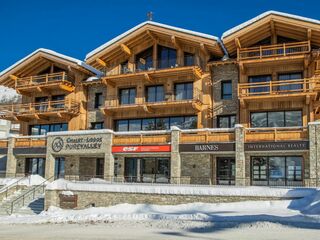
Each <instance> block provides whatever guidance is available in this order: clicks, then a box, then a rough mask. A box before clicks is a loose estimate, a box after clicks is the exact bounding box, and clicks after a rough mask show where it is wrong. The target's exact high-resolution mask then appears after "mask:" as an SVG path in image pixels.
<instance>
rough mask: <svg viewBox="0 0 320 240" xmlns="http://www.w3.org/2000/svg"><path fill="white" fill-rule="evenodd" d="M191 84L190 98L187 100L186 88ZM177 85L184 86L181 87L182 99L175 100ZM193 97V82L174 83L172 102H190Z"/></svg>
mask: <svg viewBox="0 0 320 240" xmlns="http://www.w3.org/2000/svg"><path fill="white" fill-rule="evenodd" d="M189 84H191V85H192V92H191V94H192V96H191V98H188V88H187V86H188V85H189ZM177 85H184V87H183V95H184V96H183V97H182V98H181V99H178V98H177ZM193 97H194V83H193V82H176V83H174V100H178V101H183V100H191V99H193Z"/></svg>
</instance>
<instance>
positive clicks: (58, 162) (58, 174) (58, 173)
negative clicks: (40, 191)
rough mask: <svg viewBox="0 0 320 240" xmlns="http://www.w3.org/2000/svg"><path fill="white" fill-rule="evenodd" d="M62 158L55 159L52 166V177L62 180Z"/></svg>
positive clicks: (63, 161)
mask: <svg viewBox="0 0 320 240" xmlns="http://www.w3.org/2000/svg"><path fill="white" fill-rule="evenodd" d="M64 163H65V159H64V157H56V159H55V164H54V176H55V179H57V178H64V169H65V168H64Z"/></svg>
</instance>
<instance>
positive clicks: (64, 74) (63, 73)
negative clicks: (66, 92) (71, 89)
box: [62, 72, 66, 81]
mask: <svg viewBox="0 0 320 240" xmlns="http://www.w3.org/2000/svg"><path fill="white" fill-rule="evenodd" d="M65 76H66V72H62V81H64V80H65Z"/></svg>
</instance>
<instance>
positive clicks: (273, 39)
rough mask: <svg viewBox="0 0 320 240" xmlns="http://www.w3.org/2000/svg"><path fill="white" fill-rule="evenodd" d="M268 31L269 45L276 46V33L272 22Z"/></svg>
mask: <svg viewBox="0 0 320 240" xmlns="http://www.w3.org/2000/svg"><path fill="white" fill-rule="evenodd" d="M270 30H271V43H272V44H276V43H277V33H276V29H275V27H274V21H273V20H271V21H270Z"/></svg>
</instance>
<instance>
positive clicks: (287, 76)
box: [277, 72, 302, 92]
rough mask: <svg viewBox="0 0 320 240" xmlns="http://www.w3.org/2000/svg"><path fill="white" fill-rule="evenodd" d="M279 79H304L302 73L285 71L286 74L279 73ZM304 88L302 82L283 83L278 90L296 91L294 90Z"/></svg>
mask: <svg viewBox="0 0 320 240" xmlns="http://www.w3.org/2000/svg"><path fill="white" fill-rule="evenodd" d="M278 79H279V81H290V80H297V79H302V73H301V72H298V73H284V74H279V75H278ZM300 89H302V84H287V85H282V86H278V87H277V90H278V91H286V92H287V91H289V92H290V91H291V92H295V91H294V90H300Z"/></svg>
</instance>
